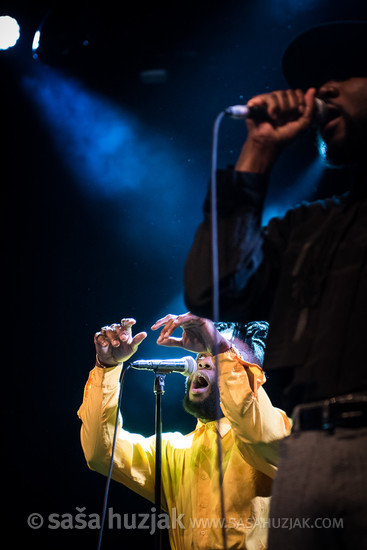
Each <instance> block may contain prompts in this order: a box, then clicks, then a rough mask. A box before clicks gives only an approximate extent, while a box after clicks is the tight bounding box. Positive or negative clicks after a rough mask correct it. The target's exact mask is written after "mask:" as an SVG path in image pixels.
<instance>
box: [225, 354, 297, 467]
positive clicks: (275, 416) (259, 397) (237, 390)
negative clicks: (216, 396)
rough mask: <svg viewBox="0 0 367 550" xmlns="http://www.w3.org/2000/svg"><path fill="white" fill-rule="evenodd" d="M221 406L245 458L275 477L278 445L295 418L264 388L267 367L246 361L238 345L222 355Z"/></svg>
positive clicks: (287, 432)
mask: <svg viewBox="0 0 367 550" xmlns="http://www.w3.org/2000/svg"><path fill="white" fill-rule="evenodd" d="M218 365H219V388H220V399H221V408H222V411H223V414H224V415H225V416H226V417H227V418H228V420H229V421H230V423H231V426H232V428H233V430H234V432H235V434H236V440H237V445H238V447H239V449H240V451H241V453H242V455H243V456H244V458H245V460H246V461H247V462H248V463H249V464H251V465H252V466H253V467H254V468H256V469H257V470H260V471H262V472H263V473H265V474H266V475H268V476H269V477H272V478H273V477H274V476H275V473H276V464H277V461H278V444H279V441H280V440H281V439H283V438H284V437H286V436H287V435H289V433H290V429H291V421H290V419H289V418H288V417H287V415H286V414H285V413H284V412H283V411H282V410H280V409H277V408H276V407H273V405H272V403H271V401H270V399H269V397H268V395H267V394H266V392H265V390H264V388H263V387H262V386H263V384H264V383H265V380H266V378H265V375H264V372H263V370H262V369H261V368H260V367H258V366H257V365H255V364H252V363H247V362H246V361H244V360H243V359H242V357H241V355H240V353H239V352H237V350H236V349H235V348H231V349H230V350H228V351H226V352H225V353H222V354H220V355H218Z"/></svg>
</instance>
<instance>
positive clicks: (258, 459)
mask: <svg viewBox="0 0 367 550" xmlns="http://www.w3.org/2000/svg"><path fill="white" fill-rule="evenodd" d="M134 325H135V320H134V319H130V318H127V319H123V320H122V321H121V323H115V324H113V325H110V326H107V327H104V328H103V329H102V330H101V331H100V332H98V333H96V335H95V339H94V341H95V346H96V353H97V363H96V366H95V368H94V369H93V370H92V371H91V373H90V376H89V380H88V383H87V385H86V388H85V392H84V399H83V404H82V406H81V407H80V409H79V413H78V414H79V417H80V419H81V420H82V423H83V424H82V430H81V439H82V446H83V450H84V454H85V457H86V460H87V462H88V465H89V467H90V468H91V469H93V470H97V471H98V472H100V473H102V474H107V472H108V470H109V465H110V462H111V448H112V447H113V445H112V439H113V433H114V427H115V422H116V415H117V414H119V415H120V412H119V411H118V395H119V377H120V372H121V368H122V363H123V362H124V363H127V362H128V361H129V359H130V357H131V356H132V355H133V354H134V353H135V352H136V351H137V349H138V346H139V345H140V344H141V342H142V341H143V340H144V339H145V338H146V336H147V334H146V333H145V332H139V333H137V334H135V335H134V336H133V334H132V329H133V326H134ZM176 329H182V334H181V336H175V331H176ZM152 330H160V333H159V337H158V339H157V343H158V344H159V345H161V346H169V347H172V346H174V347H180V348H184V349H187V350H189V351H191V352H196V353H197V354H198V355H197V358H196V364H197V366H196V370H195V369H193V372H191V374H190V375H189V376H188V377H187V379H186V385H185V388H186V391H185V395H184V402H183V404H184V408H185V410H186V411H187V412H188V413H189V414H191V415H193V416H194V417H195V418H196V419H197V424H196V427H195V429H194V430H193V431H192V432H191V433H189V434H187V435H183V434H181V433H178V432H174V433H164V434H162V453H161V454H162V465H161V471H162V508H163V510H164V511H165V512H166V513H167V514H168V517H169V525H168V524H167V522H165V524H164V523H162V518H158V519H159V520H160V521H161V528H163V527H169V539H170V544H171V548H172V549H187V550H189V549H190V550H195V549H199V548H203V549H209V548H210V549H214V548H223V547H224V541H223V538H224V540H225V541H226V545H225V547H226V548H227V549H228V550H229V549H231V548H232V549H235V548H246V549H247V550H259V549H264V548H265V547H266V541H267V532H268V508H269V500H270V492H271V485H272V479H273V477H274V475H275V472H276V462H277V456H278V455H277V449H278V443H279V440H281V439H282V438H284V437H285V436H286V435H287V434H288V433H289V431H290V420H289V419H288V418H287V416H286V415H285V414H284V412H283V411H281V410H279V409H277V408H275V407H273V405H272V404H271V402H270V399H269V398H268V396H267V394H266V392H265V391H264V388H263V384H264V382H265V375H264V372H263V370H262V368H261V363H262V358H263V354H264V347H265V338H266V334H267V330H268V327H267V323H263V322H251V323H249V324H246V325H239V324H233V323H231V324H221V325H220V326H219V325H218V327H216V326H215V325H214V324H213V323H212V322H211V321H210V320H209V319H202V318H199V317H197V316H195V315H193V314H191V313H186V314H184V315H179V316H177V315H167V316H166V317H164V318H162V319H160V320H158V321H157V322H156V323H155V324H154V325H153V326H152ZM213 354H216V359H214V357H213ZM193 362H194V360H193ZM133 364H134V363H132V365H133ZM217 364H218V370H219V373H218V376H216V375H215V373H216V365H217ZM132 375H133V373H131V376H132ZM219 395H220V407H219ZM136 399H137V400H139V391H138V390H137V392H136ZM141 409H142V412H143V414H149V411H147V410H146V407H144V403H141ZM152 412H153V413H154V411H152ZM218 437H219V438H220V441H221V446H220V447H219V446H218ZM220 449H221V450H220ZM218 455H220V456H221V457H222V459H221V463H222V466H221V472H222V483H221V482H220V476H219V471H220V470H219V462H218V459H219V456H218ZM155 460H156V442H155V436H152V437H143V436H142V435H140V434H135V433H130V432H129V431H127V430H126V429H123V428H122V418H121V416H119V423H118V427H117V440H116V448H115V452H114V457H113V474H112V475H113V479H115V480H116V481H118V482H120V483H123V484H124V485H126V486H127V487H129V488H130V489H132V490H133V491H135V492H136V493H138V494H139V495H141V496H142V497H144V498H146V499H148V500H150V501H152V502H154V497H155ZM222 499H223V504H224V511H223V512H224V517H223V516H222V506H221V502H222ZM121 508H122V509H124V505H123V503H122V505H121ZM125 512H126V507H125ZM152 512H153V510H152ZM153 516H154V513H152V518H151V519H153ZM222 522H223V523H222ZM149 525H150V524H149ZM156 526H157V519H156V520H155V524H154V525H152V530H153V528H155V527H156ZM157 528H159V525H158V526H157ZM223 533H225V535H224V537H223ZM122 542H123V535H122Z"/></svg>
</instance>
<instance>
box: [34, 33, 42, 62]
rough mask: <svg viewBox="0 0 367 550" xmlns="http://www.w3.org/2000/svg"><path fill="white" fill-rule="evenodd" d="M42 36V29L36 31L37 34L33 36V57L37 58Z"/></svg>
mask: <svg viewBox="0 0 367 550" xmlns="http://www.w3.org/2000/svg"><path fill="white" fill-rule="evenodd" d="M40 37H41V33H40V31H36V32H35V34H34V37H33V42H32V52H33V58H34V59H37V57H38V55H37V50H38V47H39V44H40Z"/></svg>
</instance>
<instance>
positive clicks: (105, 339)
mask: <svg viewBox="0 0 367 550" xmlns="http://www.w3.org/2000/svg"><path fill="white" fill-rule="evenodd" d="M135 323H136V321H135V319H132V318H127V319H121V323H119V324H118V323H113V324H112V325H107V326H104V327H102V329H101V331H100V332H97V333H96V334H95V335H94V343H95V344H96V345H99V346H102V347H107V346H109V345H111V346H113V347H119V345H120V344H121V342H127V343H129V342H131V341H132V337H131V328H132V326H133V325H135Z"/></svg>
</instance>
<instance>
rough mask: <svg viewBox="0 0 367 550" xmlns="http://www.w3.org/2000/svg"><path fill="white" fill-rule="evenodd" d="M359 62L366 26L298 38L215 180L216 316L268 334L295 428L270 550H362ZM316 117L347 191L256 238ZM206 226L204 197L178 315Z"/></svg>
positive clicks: (363, 153)
mask: <svg viewBox="0 0 367 550" xmlns="http://www.w3.org/2000/svg"><path fill="white" fill-rule="evenodd" d="M366 52H367V22H361V21H344V22H332V23H329V24H324V25H320V26H318V27H315V28H313V29H311V30H309V31H306V32H305V33H303V34H302V35H301V36H299V37H298V38H296V39H295V40H294V41H293V42H292V43H291V44H290V46H289V47H288V48H287V50H286V51H285V54H284V57H283V73H284V76H285V78H286V80H287V81H288V84H289V89H286V90H278V91H274V92H272V93H265V94H261V95H258V96H256V97H254V98H252V99H251V100H250V101H249V103H248V106H250V107H251V106H252V107H254V106H257V107H259V108H260V109H262V110H263V111H264V112H265V113H266V115H267V119H266V120H264V117H263V118H262V120H256V119H250V118H248V119H247V121H246V124H247V130H248V132H247V138H246V142H245V144H244V146H243V148H242V151H241V154H240V156H239V159H238V162H237V164H236V166H235V169H234V170H233V171H232V170H225V171H221V172H220V173H218V182H217V185H218V190H217V196H218V251H219V252H218V253H219V296H220V308H219V310H220V316H221V318H223V319H229V318H230V319H236V320H241V321H243V322H246V320H249V319H255V318H262V319H266V320H267V321H268V322H269V323H270V326H269V335H268V340H267V349H266V355H265V361H264V369H265V371H266V372H267V375H268V378H269V379H270V380H271V383H272V384H273V385H275V384H278V385H279V392H280V393H279V394H280V396H281V401H280V406H281V407H282V408H283V409H284V410H285V411H286V412H287V413H288V414H290V415H291V414H292V415H293V417H294V426H293V429H292V434H291V435H290V436H289V437H287V438H286V439H285V440H284V441H283V442H282V444H281V452H280V462H279V470H278V473H277V476H276V478H275V482H274V486H273V493H272V504H271V511H270V512H271V513H270V515H271V517H270V523H269V527H270V531H269V550H275V549H276V550H278V549H279V550H280V549H281V550H284V549H292V550H293V549H297V550H299V549H303V548H307V549H310V548H312V549H313V550H316V549H322V550H325V548H338V549H344V548H353V549H354V550H355V549H360V550H362V549H365V548H367V522H366V517H367V475H366V467H367V369H366V352H365V350H364V348H363V345H362V344H363V342H364V339H365V331H366V326H367V323H366V313H367V261H366V259H367V173H366V172H367V164H366V163H367V56H366ZM315 99H318V100H321V102H322V104H323V105H324V108H323V113H322V116H321V117H320V116H319V114H318V116H317V117H316V112H315V111H316V107H315V105H316V103H315ZM319 105H320V101H319ZM315 119H316V124H317V125H318V134H319V138H320V139H321V140H323V141H324V144H325V146H326V150H327V159H328V161H329V163H330V164H332V165H334V166H335V167H338V166H343V167H344V168H346V167H349V168H350V170H349V173H350V180H351V185H350V189H349V191H348V192H347V193H346V194H344V195H342V196H333V197H332V198H329V199H326V200H320V201H317V202H316V201H315V202H313V203H302V204H301V205H299V206H297V207H294V208H292V209H290V210H289V211H288V212H287V213H286V214H285V216H284V217H282V218H275V219H272V220H270V222H269V223H268V224H267V226H266V227H262V225H261V216H262V209H263V203H264V199H265V196H266V192H267V185H268V181H269V175H270V173H271V171H272V168H273V166H274V164H275V163H276V161H277V159H278V157H279V155H280V153H281V152H282V151H283V150H284V148H285V147H286V146H287V145H288V144H289V143H292V142H293V141H294V140H296V139H297V137H298V136H300V135H302V134H303V133H304V132H305V131H308V129H309V128H310V127H311V126H312V125H314V124H315ZM310 183H311V184H312V182H310ZM210 219H211V212H210V208H209V202H208V200H207V201H206V203H205V209H204V221H203V223H202V224H201V225H200V226H199V228H198V231H197V233H196V236H195V239H194V244H193V247H192V249H191V251H190V253H189V256H188V258H187V263H186V270H185V292H186V304H187V306H188V307H189V308H190V310H191V311H193V312H194V313H196V314H197V315H204V316H207V317H210V316H211V315H212V311H213V309H212V296H213V293H212V277H211V272H212V268H211V262H212V260H211V229H210V227H211V226H210ZM282 518H285V522H283V524H282V522H281V519H282Z"/></svg>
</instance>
